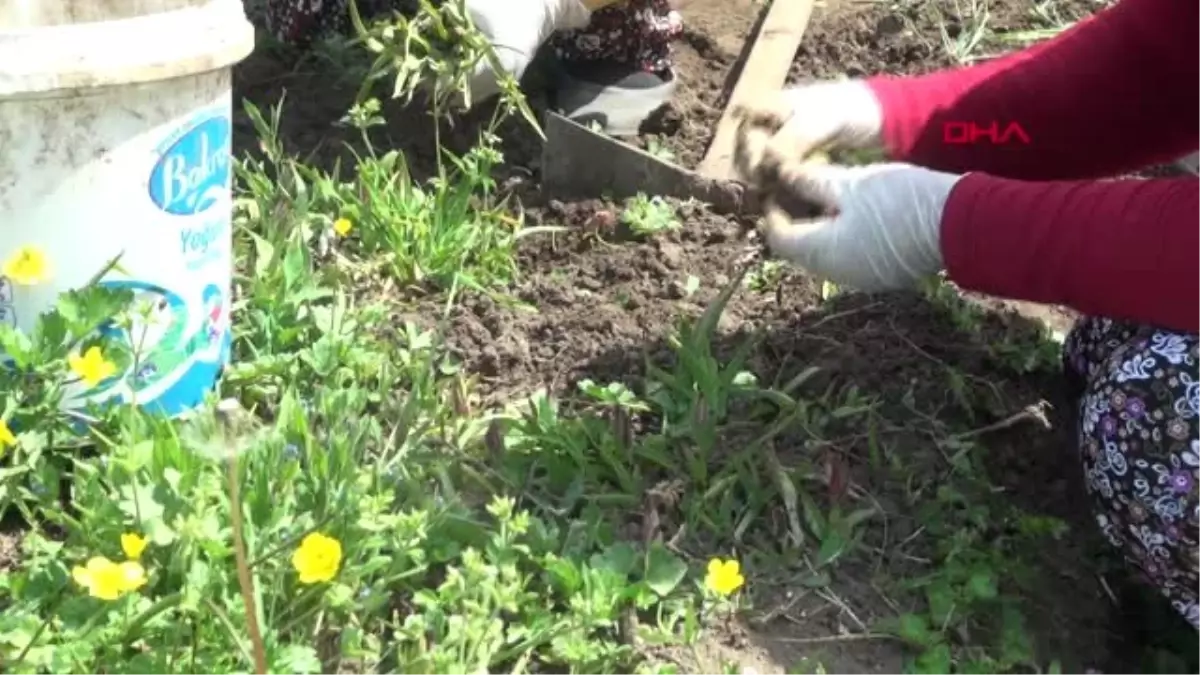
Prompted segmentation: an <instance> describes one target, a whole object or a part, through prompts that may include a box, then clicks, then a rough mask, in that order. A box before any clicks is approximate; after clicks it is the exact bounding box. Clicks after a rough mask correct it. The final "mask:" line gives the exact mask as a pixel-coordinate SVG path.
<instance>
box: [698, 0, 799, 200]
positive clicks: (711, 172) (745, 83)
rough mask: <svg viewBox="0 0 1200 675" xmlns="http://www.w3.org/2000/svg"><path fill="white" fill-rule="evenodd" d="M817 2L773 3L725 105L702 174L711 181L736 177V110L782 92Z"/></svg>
mask: <svg viewBox="0 0 1200 675" xmlns="http://www.w3.org/2000/svg"><path fill="white" fill-rule="evenodd" d="M812 10H813V0H773V1H772V3H771V7H770V9H768V10H767V16H766V18H765V19H764V20H763V22H762V25H761V26H760V28H759V30H758V34H757V35H756V36H755V38H754V46H753V47H751V48H750V54H749V55H748V56H747V57H746V62H745V64H744V65H743V66H742V72H741V74H740V75H739V76H738V80H737V82H736V83H735V84H734V86H733V91H732V92H731V93H730V95H729V102H728V103H726V104H725V111H724V112H723V113H722V114H721V120H720V121H719V122H717V129H716V133H714V134H713V139H712V143H710V144H709V146H708V152H707V153H705V155H704V159H703V160H702V161H701V162H700V166H699V167H698V169H697V170H698V172H699V173H701V174H703V175H705V176H708V177H710V178H716V179H720V180H728V179H731V178H733V148H734V142H735V140H736V138H737V122H736V121H735V120H734V119H732V115H731V113H732V111H733V109H734V108H735V107H736V106H737V105H738V104H739V103H750V102H753V101H754V100H755V99H759V98H761V97H762V96H764V95H766V94H770V93H772V92H775V91H778V90H779V89H780V88H782V87H783V83H784V82H785V81H786V80H787V74H788V70H789V69H790V68H791V66H792V60H793V59H794V58H796V50H798V49H799V48H800V40H801V38H803V37H804V31H805V29H806V28H808V20H809V17H811V16H812Z"/></svg>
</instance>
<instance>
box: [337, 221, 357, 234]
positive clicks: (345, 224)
mask: <svg viewBox="0 0 1200 675" xmlns="http://www.w3.org/2000/svg"><path fill="white" fill-rule="evenodd" d="M352 229H354V223H351V222H350V219H349V218H338V219H337V220H335V221H333V231H334V232H336V233H337V236H339V237H344V236H346V235H348V234H350V230H352Z"/></svg>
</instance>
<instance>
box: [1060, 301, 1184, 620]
mask: <svg viewBox="0 0 1200 675" xmlns="http://www.w3.org/2000/svg"><path fill="white" fill-rule="evenodd" d="M1198 344H1200V340H1198V339H1197V336H1196V335H1193V334H1183V333H1173V332H1170V331H1166V330H1162V329H1157V328H1154V327H1150V326H1141V325H1136V324H1129V323H1122V322H1118V321H1113V320H1111V319H1103V318H1087V319H1084V320H1082V321H1080V322H1079V324H1077V325H1076V326H1075V328H1074V330H1073V331H1072V332H1071V334H1070V335H1069V336H1068V338H1067V341H1066V344H1065V345H1064V359H1065V362H1066V363H1065V365H1066V366H1067V372H1068V376H1069V377H1071V378H1072V379H1073V380H1074V381H1075V382H1076V383H1077V384H1078V385H1079V389H1081V390H1082V397H1081V399H1080V403H1079V413H1080V416H1079V443H1080V450H1081V453H1082V460H1083V470H1084V476H1085V481H1086V485H1087V489H1088V492H1089V493H1090V494H1091V496H1092V499H1093V503H1094V506H1095V512H1096V521H1097V523H1098V524H1099V526H1100V530H1101V531H1102V532H1103V534H1104V536H1105V537H1106V538H1107V539H1108V541H1109V542H1110V543H1111V544H1112V545H1113V546H1115V547H1117V548H1118V549H1119V550H1120V551H1121V553H1122V554H1123V555H1124V557H1125V558H1126V559H1127V560H1128V561H1129V562H1130V563H1131V564H1132V565H1133V566H1134V568H1135V569H1136V571H1138V572H1139V573H1140V574H1141V575H1142V576H1143V577H1144V578H1145V580H1146V581H1148V582H1149V583H1151V584H1153V585H1154V586H1155V587H1157V588H1158V589H1159V590H1160V591H1161V592H1162V593H1163V595H1165V596H1166V597H1167V599H1169V600H1170V602H1171V604H1172V606H1174V607H1175V609H1176V610H1177V611H1178V612H1179V613H1180V614H1181V615H1183V617H1184V618H1185V619H1186V620H1187V621H1188V622H1190V623H1191V624H1192V626H1193V627H1196V628H1198V629H1200V606H1198V605H1197V589H1196V585H1197V571H1198V570H1200V549H1198V548H1197V547H1198V546H1200V544H1198V542H1197V539H1198V536H1197V535H1198V531H1200V504H1198V503H1197V483H1198V479H1200V474H1198V472H1200V428H1198V422H1197V420H1198V418H1200V378H1198V377H1197V362H1198V356H1197V346H1198Z"/></svg>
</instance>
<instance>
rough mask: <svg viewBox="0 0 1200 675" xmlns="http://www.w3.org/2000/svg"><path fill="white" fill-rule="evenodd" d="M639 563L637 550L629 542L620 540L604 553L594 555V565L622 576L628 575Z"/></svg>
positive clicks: (592, 562)
mask: <svg viewBox="0 0 1200 675" xmlns="http://www.w3.org/2000/svg"><path fill="white" fill-rule="evenodd" d="M636 563H637V551H635V550H634V549H633V546H632V545H631V544H629V543H628V542H623V541H622V542H618V543H616V544H613V545H612V546H610V547H608V549H607V550H606V551H604V553H602V554H597V555H593V556H592V559H591V564H592V567H595V568H597V569H606V570H609V571H611V572H615V573H617V574H619V575H621V576H627V575H628V574H629V573H630V572H632V571H633V566H634V564H636Z"/></svg>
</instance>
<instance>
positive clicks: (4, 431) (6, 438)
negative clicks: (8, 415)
mask: <svg viewBox="0 0 1200 675" xmlns="http://www.w3.org/2000/svg"><path fill="white" fill-rule="evenodd" d="M16 444H17V437H16V436H15V435H13V432H12V429H10V428H9V427H8V422H5V421H4V420H0V450H3V449H5V448H7V447H8V446H10V445H16Z"/></svg>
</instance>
